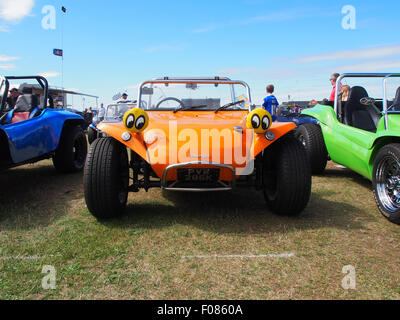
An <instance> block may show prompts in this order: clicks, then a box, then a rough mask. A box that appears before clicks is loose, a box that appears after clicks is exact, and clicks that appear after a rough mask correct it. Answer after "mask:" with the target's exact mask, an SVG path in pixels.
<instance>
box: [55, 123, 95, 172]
mask: <svg viewBox="0 0 400 320" xmlns="http://www.w3.org/2000/svg"><path fill="white" fill-rule="evenodd" d="M87 149H88V146H87V140H86V136H85V133H84V132H83V130H82V128H81V127H79V126H75V127H70V126H67V127H65V128H64V130H63V133H62V136H61V139H60V143H59V145H58V148H57V150H56V152H55V154H54V156H53V164H54V167H55V168H56V170H57V171H59V172H62V173H73V172H79V171H82V170H83V167H84V165H85V160H86V155H87Z"/></svg>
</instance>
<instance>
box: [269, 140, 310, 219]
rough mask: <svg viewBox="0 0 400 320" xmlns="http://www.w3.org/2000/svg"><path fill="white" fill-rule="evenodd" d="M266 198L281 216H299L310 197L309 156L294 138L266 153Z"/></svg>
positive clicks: (274, 145) (279, 141) (270, 206)
mask: <svg viewBox="0 0 400 320" xmlns="http://www.w3.org/2000/svg"><path fill="white" fill-rule="evenodd" d="M263 185H264V190H263V193H264V198H265V200H266V202H267V206H268V207H269V208H270V209H271V210H272V211H273V212H274V213H276V214H279V215H290V216H293V215H297V214H299V213H300V212H301V211H303V209H304V208H305V207H306V205H307V204H308V201H309V200H310V195H311V172H310V165H309V163H308V159H307V153H306V150H305V148H304V146H303V145H302V144H301V142H300V141H299V140H298V139H296V138H295V137H294V136H293V135H291V134H289V135H286V136H284V137H282V138H281V139H280V140H278V141H277V142H275V144H273V145H272V146H271V147H269V148H268V149H267V150H266V151H265V153H264V166H263Z"/></svg>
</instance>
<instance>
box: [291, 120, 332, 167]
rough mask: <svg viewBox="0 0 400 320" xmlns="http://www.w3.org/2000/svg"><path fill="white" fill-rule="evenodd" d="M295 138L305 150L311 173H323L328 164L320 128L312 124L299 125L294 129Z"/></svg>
mask: <svg viewBox="0 0 400 320" xmlns="http://www.w3.org/2000/svg"><path fill="white" fill-rule="evenodd" d="M296 137H297V138H298V139H299V140H300V141H301V142H302V143H303V145H304V147H305V148H306V150H307V156H308V161H309V163H310V167H311V173H312V174H322V173H324V171H325V168H326V165H327V163H328V151H327V150H326V146H325V141H324V136H323V135H322V131H321V127H320V126H318V125H316V124H313V123H308V124H304V125H301V126H299V127H298V128H297V129H296Z"/></svg>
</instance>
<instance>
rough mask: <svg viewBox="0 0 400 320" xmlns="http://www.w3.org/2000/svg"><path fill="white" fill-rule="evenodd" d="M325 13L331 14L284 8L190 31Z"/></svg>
mask: <svg viewBox="0 0 400 320" xmlns="http://www.w3.org/2000/svg"><path fill="white" fill-rule="evenodd" d="M327 15H331V13H329V12H328V13H327V12H322V11H321V10H320V9H316V8H293V9H291V10H287V9H286V10H282V11H275V12H270V13H267V14H264V15H259V16H253V17H250V18H247V19H245V18H243V17H241V18H240V19H237V20H236V21H234V22H230V23H225V24H212V25H209V26H206V27H202V28H198V29H195V30H193V31H192V33H204V32H210V31H214V30H216V29H221V28H227V27H238V26H245V25H250V24H255V23H265V22H284V21H289V20H296V19H297V20H298V19H300V18H303V19H304V18H312V17H323V16H327Z"/></svg>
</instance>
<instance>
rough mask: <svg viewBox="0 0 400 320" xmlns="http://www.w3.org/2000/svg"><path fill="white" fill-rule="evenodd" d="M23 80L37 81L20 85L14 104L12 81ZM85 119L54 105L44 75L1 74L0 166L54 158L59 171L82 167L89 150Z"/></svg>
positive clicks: (14, 165)
mask: <svg viewBox="0 0 400 320" xmlns="http://www.w3.org/2000/svg"><path fill="white" fill-rule="evenodd" d="M20 80H31V81H32V80H34V81H36V82H37V84H35V85H33V86H28V85H24V87H22V88H21V87H20V89H21V91H20V93H21V94H20V96H19V97H18V98H17V100H16V103H15V106H14V105H13V104H11V102H10V100H9V98H8V92H9V90H10V89H11V85H10V82H13V81H20ZM10 104H11V105H10ZM83 122H84V120H83V118H82V117H81V116H79V115H76V114H74V113H72V112H68V111H66V110H64V109H59V108H55V105H54V101H51V99H49V86H48V82H47V80H46V79H45V78H43V77H41V76H26V77H3V76H0V149H1V152H0V169H7V168H11V167H16V166H20V165H23V164H26V163H34V162H37V161H40V160H43V159H49V158H52V159H53V163H54V166H55V167H56V169H57V170H58V171H60V172H65V173H67V172H77V171H80V170H82V169H83V166H84V163H85V159H86V154H87V141H86V137H85V135H84V132H83V130H82V128H81V126H82V124H83Z"/></svg>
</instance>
